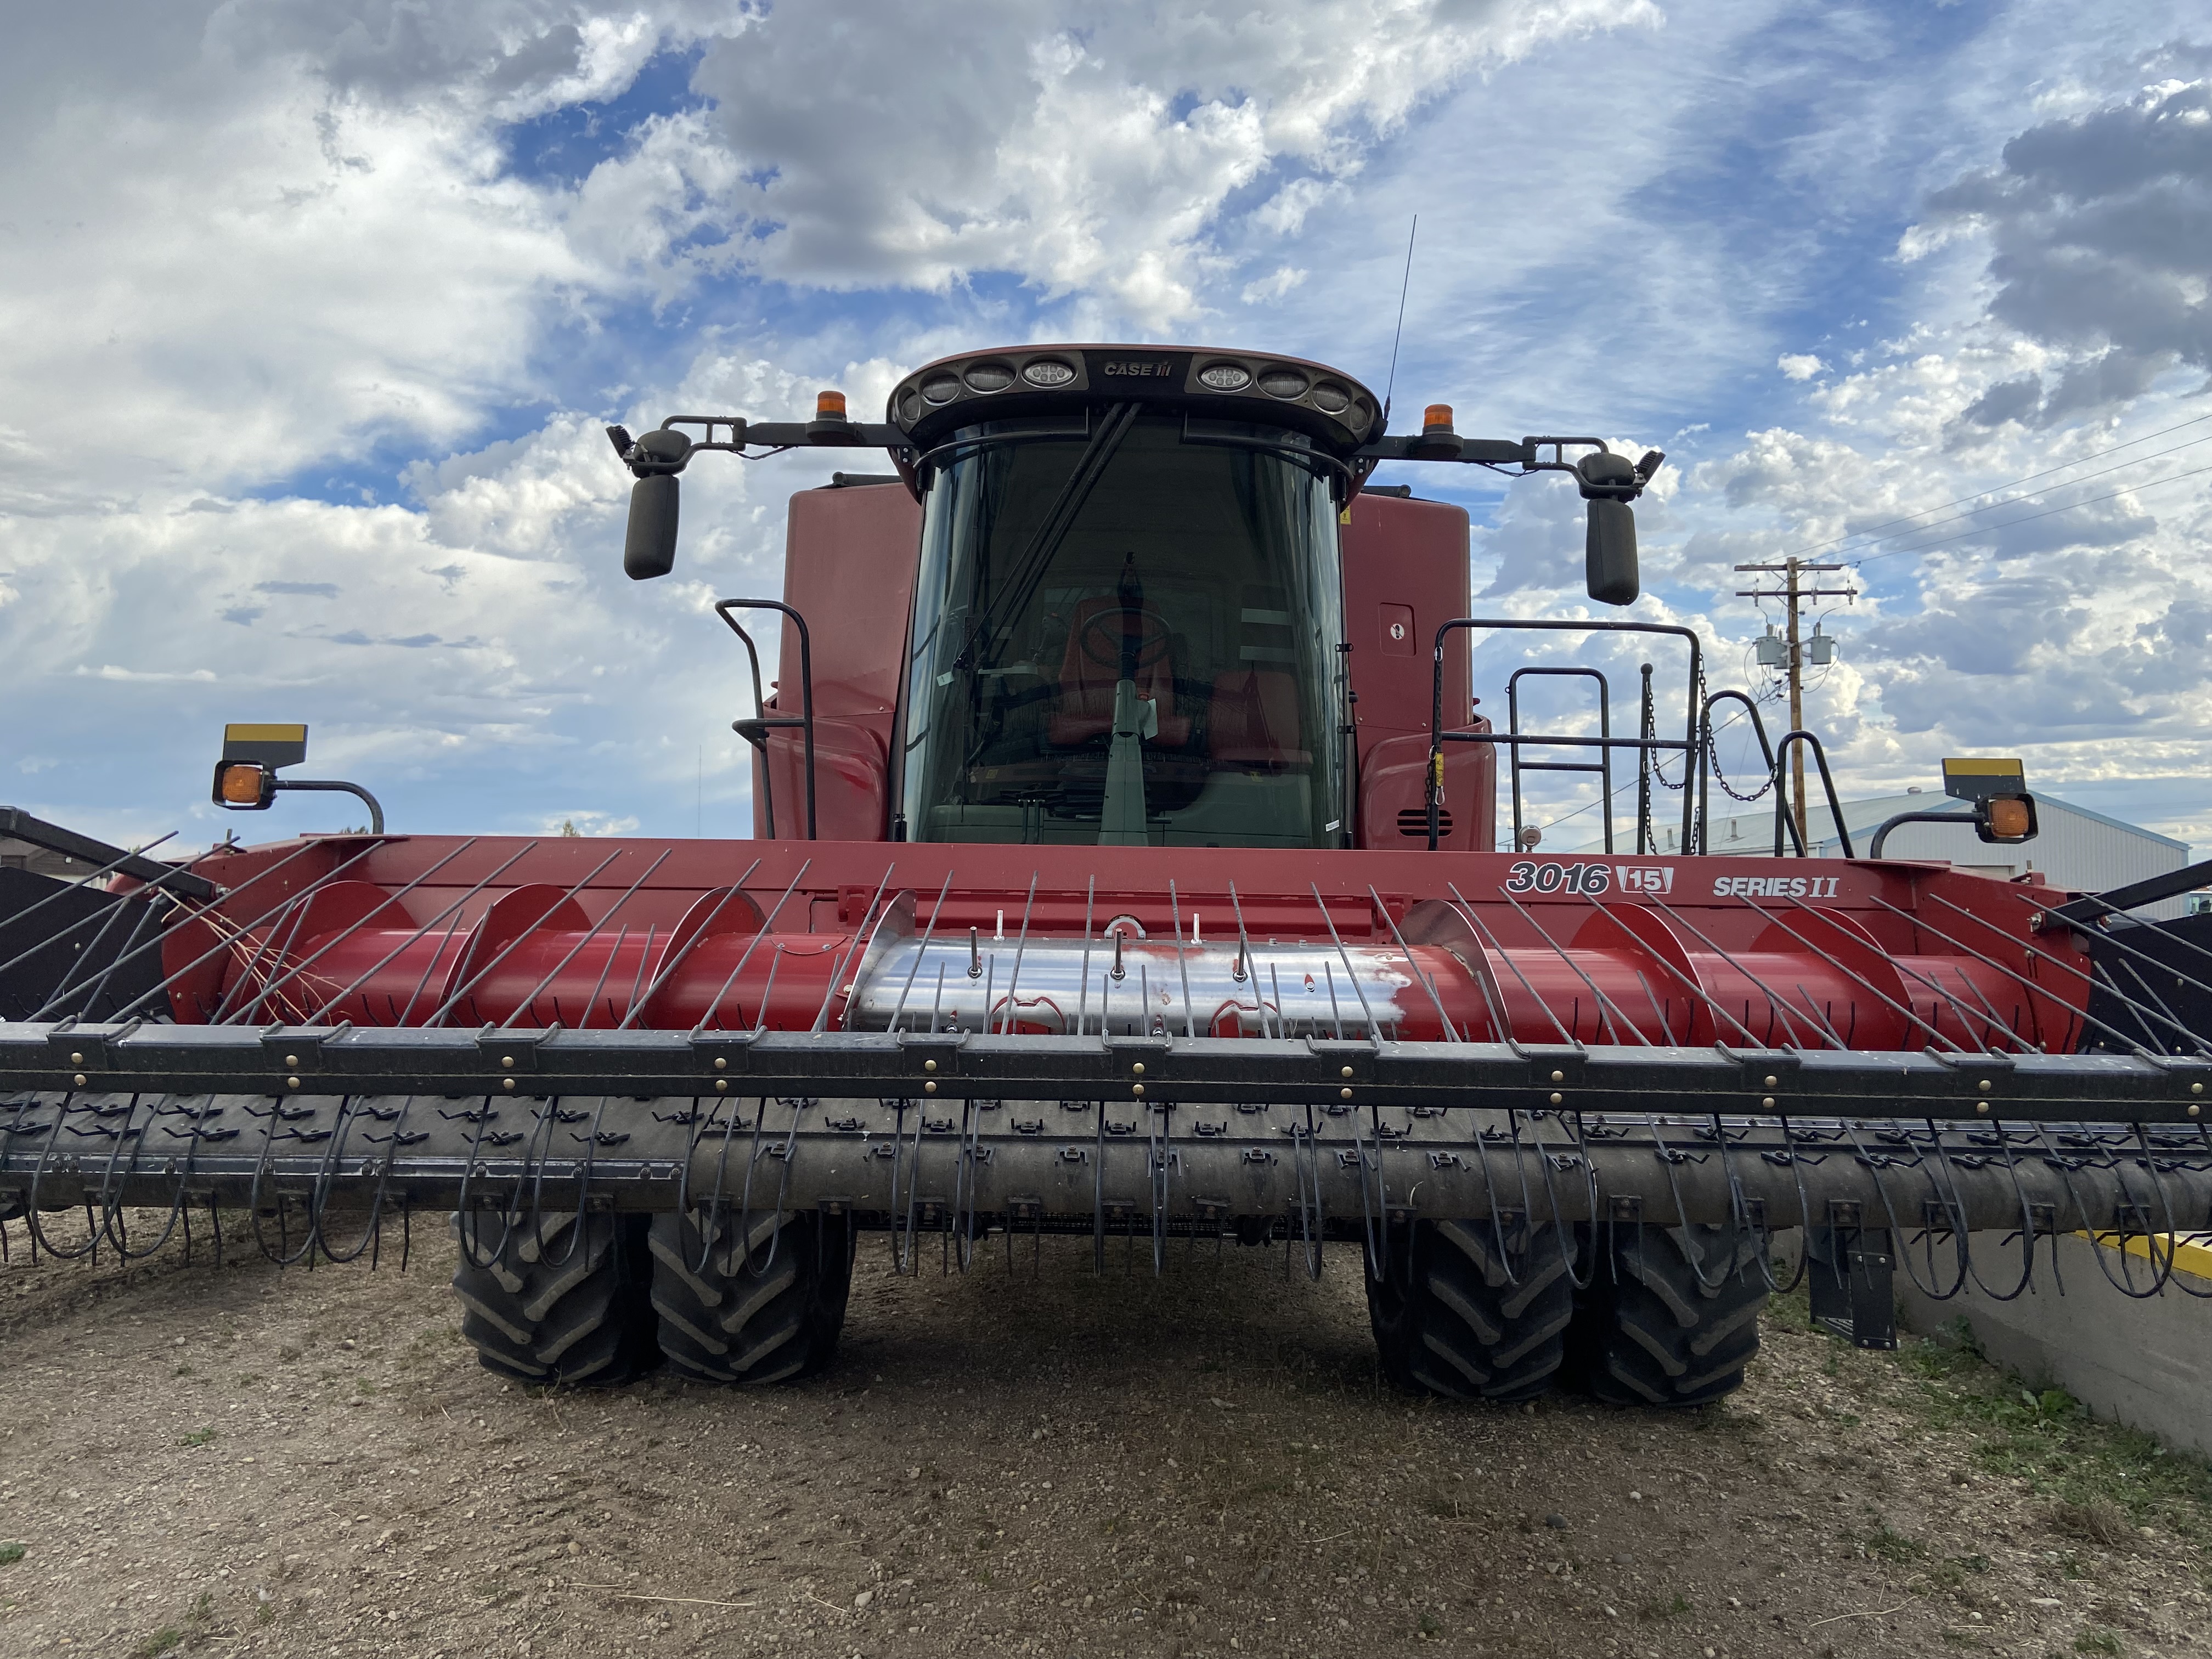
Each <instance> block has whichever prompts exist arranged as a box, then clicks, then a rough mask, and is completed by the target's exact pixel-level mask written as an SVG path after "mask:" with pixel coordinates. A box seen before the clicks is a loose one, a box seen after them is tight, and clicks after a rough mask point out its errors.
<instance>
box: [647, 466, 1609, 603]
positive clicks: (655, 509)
mask: <svg viewBox="0 0 2212 1659" xmlns="http://www.w3.org/2000/svg"><path fill="white" fill-rule="evenodd" d="M677 495H678V485H677V482H676V475H675V474H674V473H672V472H659V473H655V474H654V475H653V477H649V478H640V479H639V480H638V481H637V486H636V488H635V489H632V490H631V491H630V492H629V533H628V534H627V535H626V536H625V537H624V538H623V574H624V575H626V576H628V577H629V579H630V580H632V581H634V582H641V581H649V580H652V579H653V577H655V576H665V575H666V574H668V573H669V572H670V571H671V570H673V569H675V568H676V508H677ZM1592 505H1593V506H1595V502H1593V503H1592Z"/></svg>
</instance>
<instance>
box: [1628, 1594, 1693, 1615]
mask: <svg viewBox="0 0 2212 1659" xmlns="http://www.w3.org/2000/svg"><path fill="white" fill-rule="evenodd" d="M1689 1610H1690V1598H1689V1597H1688V1596H1686V1595H1683V1594H1682V1592H1681V1591H1680V1590H1676V1591H1675V1592H1674V1594H1673V1595H1668V1596H1657V1595H1655V1596H1653V1597H1652V1598H1651V1599H1650V1601H1646V1602H1645V1603H1644V1605H1643V1606H1642V1607H1638V1608H1637V1610H1636V1616H1637V1617H1638V1619H1673V1618H1676V1617H1678V1616H1679V1615H1680V1614H1682V1613H1687V1612H1688V1611H1689Z"/></svg>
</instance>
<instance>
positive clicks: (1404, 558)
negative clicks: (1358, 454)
mask: <svg viewBox="0 0 2212 1659" xmlns="http://www.w3.org/2000/svg"><path fill="white" fill-rule="evenodd" d="M1342 532H1343V545H1344V619H1345V637H1346V640H1347V641H1350V643H1351V646H1352V689H1353V690H1355V691H1357V692H1358V694H1359V703H1358V711H1357V715H1356V720H1357V729H1358V744H1359V773H1360V788H1359V807H1358V811H1359V834H1358V840H1359V845H1361V846H1362V847H1374V848H1384V847H1407V846H1413V845H1414V844H1416V841H1415V838H1414V837H1413V836H1409V835H1407V833H1405V831H1406V829H1410V828H1411V827H1412V823H1413V820H1412V819H1411V818H1407V819H1406V820H1405V821H1404V823H1402V824H1401V814H1406V813H1417V814H1419V816H1420V818H1421V836H1420V840H1419V844H1421V845H1423V846H1425V845H1426V839H1425V837H1426V815H1425V813H1424V812H1421V811H1420V809H1421V807H1422V805H1423V800H1424V795H1423V791H1422V773H1423V769H1424V768H1425V765H1426V764H1427V760H1428V750H1427V742H1426V739H1427V736H1428V730H1429V716H1430V710H1431V697H1432V695H1433V689H1432V671H1433V668H1434V665H1435V661H1436V636H1437V629H1438V628H1439V627H1441V626H1442V625H1443V624H1444V623H1448V622H1449V621H1451V620H1452V619H1453V618H1454V617H1464V616H1466V615H1467V614H1468V605H1469V604H1470V603H1471V600H1470V599H1469V596H1468V517H1467V513H1466V512H1465V511H1464V510H1463V509H1462V508H1460V507H1450V506H1447V505H1446V504H1444V503H1443V502H1442V501H1410V500H1403V499H1401V498H1399V497H1397V496H1395V495H1364V494H1362V495H1358V496H1355V497H1354V498H1353V499H1352V510H1351V512H1350V513H1348V514H1347V515H1346V519H1345V521H1344V524H1343V526H1342ZM1468 697H1469V692H1468V659H1467V648H1466V644H1465V641H1464V639H1463V638H1462V637H1459V636H1455V638H1454V639H1453V640H1452V641H1451V642H1450V643H1449V645H1448V647H1446V651H1445V656H1444V722H1445V725H1446V727H1447V728H1448V729H1454V728H1455V729H1459V730H1473V731H1487V730H1488V729H1489V722H1488V721H1487V720H1482V719H1480V718H1471V717H1472V716H1473V708H1472V705H1471V704H1470V702H1469V701H1468ZM1444 799H1445V806H1446V810H1447V811H1449V814H1450V817H1451V830H1450V833H1449V834H1448V835H1445V836H1441V837H1440V838H1439V844H1440V845H1442V846H1445V847H1449V848H1453V849H1455V850H1456V851H1466V852H1488V851H1489V850H1490V848H1491V847H1492V844H1493V842H1494V841H1495V837H1496V834H1497V820H1498V763H1497V757H1496V754H1495V751H1493V750H1491V749H1489V748H1488V747H1486V746H1485V745H1482V744H1464V743H1462V744H1448V745H1447V746H1446V748H1445V750H1444Z"/></svg>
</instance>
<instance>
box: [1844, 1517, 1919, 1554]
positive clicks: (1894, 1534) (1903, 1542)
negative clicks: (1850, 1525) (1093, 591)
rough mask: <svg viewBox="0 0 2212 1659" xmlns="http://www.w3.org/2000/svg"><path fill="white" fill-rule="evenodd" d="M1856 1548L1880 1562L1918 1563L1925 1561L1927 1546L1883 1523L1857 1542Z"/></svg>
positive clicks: (1885, 1522) (1879, 1523) (1887, 1523)
mask: <svg viewBox="0 0 2212 1659" xmlns="http://www.w3.org/2000/svg"><path fill="white" fill-rule="evenodd" d="M1857 1543H1858V1547H1860V1548H1861V1549H1863V1550H1864V1551H1865V1552H1866V1553H1868V1554H1869V1556H1872V1557H1874V1558H1875V1559H1876V1560H1881V1561H1899V1562H1903V1561H1920V1560H1924V1559H1927V1555H1928V1546H1927V1545H1925V1544H1923V1543H1922V1542H1921V1541H1919V1540H1918V1539H1917V1538H1909V1537H1907V1536H1906V1535H1905V1534H1903V1533H1901V1532H1899V1531H1898V1529H1897V1528H1894V1527H1893V1526H1891V1525H1890V1524H1889V1522H1887V1521H1883V1522H1877V1523H1876V1525H1875V1529H1874V1530H1873V1531H1872V1532H1870V1533H1868V1534H1866V1535H1865V1536H1863V1537H1862V1538H1860V1539H1858V1540H1857Z"/></svg>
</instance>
